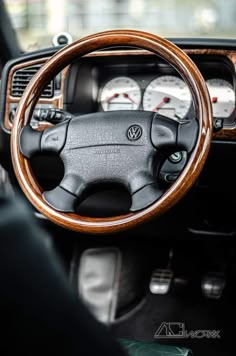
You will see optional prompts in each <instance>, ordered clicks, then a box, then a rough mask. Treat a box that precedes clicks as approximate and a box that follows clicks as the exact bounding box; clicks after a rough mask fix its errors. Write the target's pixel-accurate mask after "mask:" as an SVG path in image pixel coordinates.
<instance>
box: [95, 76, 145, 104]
mask: <svg viewBox="0 0 236 356" xmlns="http://www.w3.org/2000/svg"><path fill="white" fill-rule="evenodd" d="M100 101H101V105H102V108H103V110H104V111H111V110H137V109H138V107H139V105H140V102H141V90H140V87H139V85H138V83H137V82H136V81H135V80H133V79H132V78H129V77H116V78H113V79H111V80H110V81H109V82H107V83H106V84H105V86H104V88H103V89H102V92H101V98H100Z"/></svg>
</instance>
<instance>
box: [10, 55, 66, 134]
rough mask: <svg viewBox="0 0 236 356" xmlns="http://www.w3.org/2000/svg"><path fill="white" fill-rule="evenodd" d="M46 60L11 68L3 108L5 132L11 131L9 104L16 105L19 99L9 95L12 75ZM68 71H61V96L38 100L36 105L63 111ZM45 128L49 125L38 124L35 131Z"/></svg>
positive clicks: (41, 59) (42, 59) (29, 62)
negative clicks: (50, 106) (45, 105)
mask: <svg viewBox="0 0 236 356" xmlns="http://www.w3.org/2000/svg"><path fill="white" fill-rule="evenodd" d="M47 60H48V57H45V58H40V59H35V60H32V61H27V62H24V63H21V64H18V65H15V66H13V67H12V68H11V70H10V73H9V76H8V81H7V91H6V107H5V115H4V127H5V128H6V129H7V130H9V131H10V130H11V129H12V123H11V121H10V104H18V103H19V101H20V98H17V97H14V96H12V95H11V83H12V78H13V75H14V73H15V72H16V71H17V70H19V69H22V68H26V67H30V66H33V65H36V64H41V63H42V64H43V63H45V62H46V61H47ZM67 71H68V67H66V68H64V69H63V70H62V74H61V94H60V95H57V96H54V97H52V98H48V99H47V98H39V100H38V104H51V105H53V107H54V108H57V109H63V101H64V93H65V78H66V74H67ZM45 126H50V124H48V123H45V122H40V123H39V127H38V128H37V129H39V130H42V129H44V128H45Z"/></svg>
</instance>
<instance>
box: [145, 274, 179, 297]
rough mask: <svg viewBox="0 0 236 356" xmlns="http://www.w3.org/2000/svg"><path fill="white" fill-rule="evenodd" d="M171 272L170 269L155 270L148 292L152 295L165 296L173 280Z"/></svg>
mask: <svg viewBox="0 0 236 356" xmlns="http://www.w3.org/2000/svg"><path fill="white" fill-rule="evenodd" d="M173 275H174V274H173V271H172V270H170V269H156V270H155V271H154V272H153V274H152V277H151V281H150V285H149V288H150V292H151V293H153V294H167V293H168V292H169V290H170V286H171V282H172V280H173Z"/></svg>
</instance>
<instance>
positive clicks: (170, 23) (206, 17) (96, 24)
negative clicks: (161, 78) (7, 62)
mask: <svg viewBox="0 0 236 356" xmlns="http://www.w3.org/2000/svg"><path fill="white" fill-rule="evenodd" d="M4 1H5V4H6V7H7V10H8V12H9V14H10V17H11V19H12V23H13V26H14V28H15V29H16V32H17V37H18V40H19V43H20V45H21V48H22V49H23V50H25V51H29V50H33V49H37V48H42V47H50V46H51V45H52V38H53V36H54V35H55V34H56V33H58V32H69V33H70V34H71V35H72V37H73V39H74V40H75V39H77V38H80V37H83V36H85V35H87V34H91V33H94V32H98V31H103V30H107V29H116V28H133V29H140V30H144V31H149V32H153V33H156V34H159V35H161V36H165V37H227V38H229V37H236V1H235V0H225V1H222V0H207V1H206V0H164V1H163V0H4Z"/></svg>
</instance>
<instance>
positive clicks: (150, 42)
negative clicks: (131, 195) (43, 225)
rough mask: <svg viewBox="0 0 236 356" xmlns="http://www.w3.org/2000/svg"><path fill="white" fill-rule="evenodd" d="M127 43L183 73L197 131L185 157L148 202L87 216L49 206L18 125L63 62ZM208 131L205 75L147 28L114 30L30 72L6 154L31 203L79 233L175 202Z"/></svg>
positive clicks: (128, 222)
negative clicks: (23, 147) (128, 209)
mask: <svg viewBox="0 0 236 356" xmlns="http://www.w3.org/2000/svg"><path fill="white" fill-rule="evenodd" d="M117 46H132V47H136V48H142V49H145V50H148V51H150V52H152V53H154V54H156V55H158V56H160V57H162V58H163V59H165V60H166V61H168V62H169V63H170V64H171V65H172V66H173V67H174V68H175V69H176V70H177V71H178V72H179V74H180V75H181V76H182V77H183V79H184V80H185V81H186V83H187V85H188V86H189V89H190V91H191V94H192V98H193V103H194V107H195V113H196V117H197V119H198V122H199V131H198V137H197V142H196V145H195V148H194V149H193V151H192V153H191V155H190V157H189V160H188V163H187V164H186V166H185V168H184V169H183V171H182V172H181V174H180V175H179V177H178V179H177V180H176V181H175V182H174V183H173V185H172V186H171V187H170V188H169V189H168V190H167V191H166V192H165V193H164V194H163V195H162V196H161V198H160V199H158V201H156V202H155V203H154V204H152V205H151V206H149V207H147V208H145V209H143V210H141V211H138V212H135V213H128V214H126V215H122V216H115V217H109V218H89V217H83V216H79V215H76V214H71V213H62V212H58V211H56V210H54V209H53V208H51V207H50V206H48V205H47V203H46V202H45V201H44V199H43V198H42V189H41V187H40V186H39V184H38V183H37V181H36V178H35V177H34V174H33V172H32V170H31V167H30V163H29V161H28V160H27V159H25V158H24V157H23V155H22V154H21V152H20V148H19V136H20V132H21V129H22V128H23V127H24V126H25V125H26V124H27V123H29V121H30V117H31V114H32V112H33V109H34V107H35V105H36V103H37V100H38V98H39V96H40V93H41V92H42V90H43V88H44V86H45V85H46V84H47V82H48V81H49V80H50V79H52V78H53V77H54V76H55V75H56V74H57V73H58V72H60V71H61V70H62V69H63V68H64V67H65V66H67V65H68V64H70V63H71V62H72V61H73V60H76V59H78V58H80V57H82V56H84V55H86V54H88V53H90V52H93V51H95V50H100V49H104V48H108V47H117ZM211 137H212V109H211V102H210V98H209V94H208V91H207V88H206V84H205V81H204V79H203V77H202V75H201V73H200V72H199V70H198V68H197V67H196V65H195V64H194V63H193V62H192V60H191V59H190V58H189V57H188V56H187V55H186V54H185V53H184V52H183V51H182V50H181V49H180V48H178V47H176V46H175V45H174V44H172V43H171V42H169V41H167V40H165V39H163V38H161V37H159V36H156V35H152V34H149V33H146V32H141V31H133V30H115V31H106V32H101V33H98V34H95V35H92V36H88V37H85V38H83V39H80V40H78V41H76V42H74V43H72V44H71V45H69V46H67V47H65V48H63V49H61V50H60V51H59V52H57V53H56V54H55V55H54V56H52V57H51V58H50V59H49V60H48V61H47V62H46V63H45V64H44V65H43V66H42V67H41V69H40V70H39V71H38V72H37V74H36V75H35V76H34V77H33V78H32V80H31V82H30V84H29V85H28V87H27V88H26V90H25V92H24V94H23V96H22V98H21V100H20V102H19V105H18V108H17V112H16V116H15V119H14V124H13V129H12V133H11V157H12V162H13V167H14V171H15V174H16V177H17V180H18V182H19V184H20V186H21V188H22V190H23V192H24V194H25V195H26V197H27V198H28V199H29V201H30V202H31V203H32V204H33V205H34V207H35V208H36V209H37V210H38V211H40V212H41V213H42V214H43V215H45V216H46V217H47V218H48V219H49V220H51V221H52V222H54V223H56V224H58V225H60V226H62V227H64V228H67V229H70V230H74V231H78V232H83V233H98V234H99V233H113V232H118V231H122V230H125V229H128V228H131V227H134V226H136V225H138V224H141V223H143V222H146V221H147V220H149V219H151V218H154V217H157V216H158V215H160V214H162V213H164V212H165V211H166V210H167V209H169V208H170V207H172V206H173V205H174V204H175V203H177V202H178V201H179V200H180V199H181V198H182V197H183V195H184V194H185V193H186V192H187V191H188V190H189V188H190V187H191V186H192V185H193V183H194V182H195V181H196V179H197V177H198V175H199V173H200V172H201V170H202V168H203V165H204V163H205V161H206V158H207V155H208V152H209V148H210V144H211Z"/></svg>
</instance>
